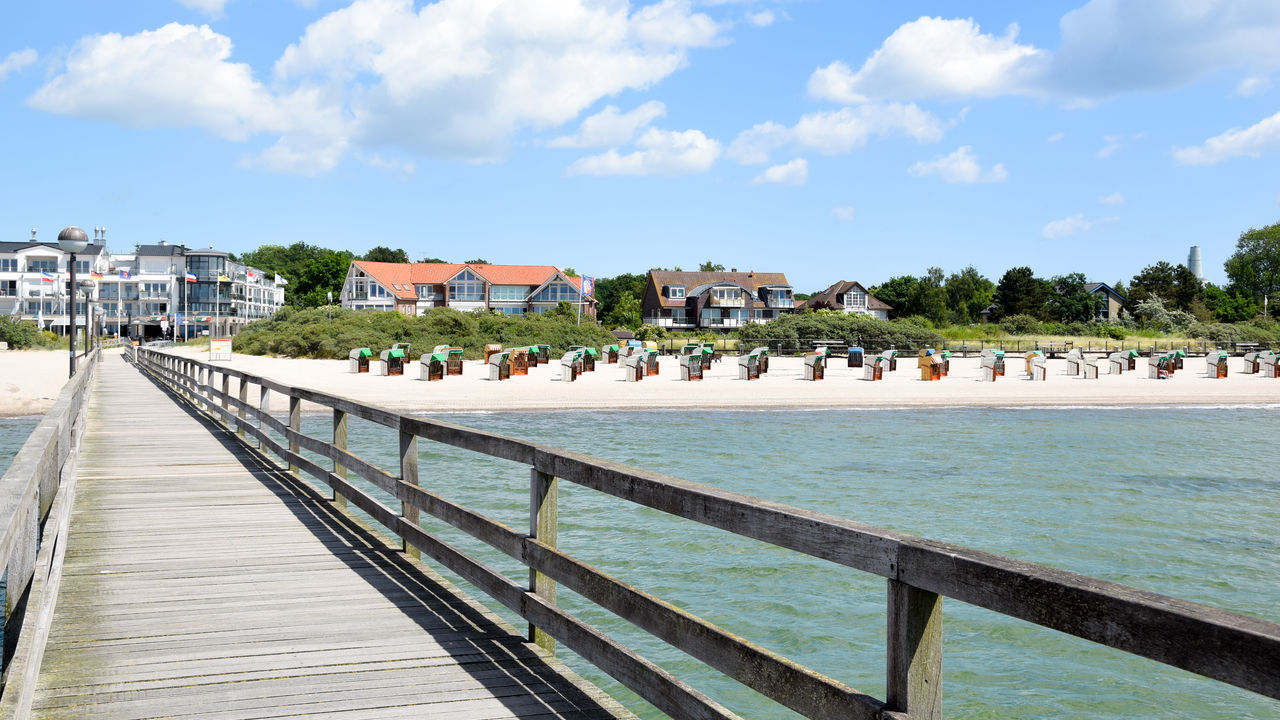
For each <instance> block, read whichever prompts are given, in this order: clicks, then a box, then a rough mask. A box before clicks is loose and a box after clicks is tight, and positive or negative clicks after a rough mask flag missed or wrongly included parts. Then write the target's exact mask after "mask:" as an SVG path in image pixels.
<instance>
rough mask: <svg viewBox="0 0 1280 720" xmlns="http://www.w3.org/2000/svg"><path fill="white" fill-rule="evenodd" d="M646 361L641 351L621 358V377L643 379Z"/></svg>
mask: <svg viewBox="0 0 1280 720" xmlns="http://www.w3.org/2000/svg"><path fill="white" fill-rule="evenodd" d="M699 366H701V358H699ZM647 367H648V363H646V362H645V359H644V355H643V354H642V353H633V354H631V355H628V356H627V357H624V358H622V377H623V379H624V380H626V381H627V382H640V381H641V380H643V379H644V374H645V370H646V368H647Z"/></svg>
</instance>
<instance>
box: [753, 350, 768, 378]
mask: <svg viewBox="0 0 1280 720" xmlns="http://www.w3.org/2000/svg"><path fill="white" fill-rule="evenodd" d="M751 352H753V353H755V354H756V356H757V357H758V358H759V359H760V374H761V375H765V374H767V373H768V372H769V348H768V347H765V346H761V347H758V348H756V349H755V350H752V351H751Z"/></svg>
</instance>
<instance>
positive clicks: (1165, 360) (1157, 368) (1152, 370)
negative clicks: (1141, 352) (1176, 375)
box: [1147, 352, 1173, 380]
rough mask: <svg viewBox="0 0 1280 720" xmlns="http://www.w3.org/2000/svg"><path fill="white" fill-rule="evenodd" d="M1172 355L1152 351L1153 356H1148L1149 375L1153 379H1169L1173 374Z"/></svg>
mask: <svg viewBox="0 0 1280 720" xmlns="http://www.w3.org/2000/svg"><path fill="white" fill-rule="evenodd" d="M1172 360H1173V358H1172V356H1171V355H1169V354H1166V355H1156V354H1155V353H1154V352H1152V353H1151V357H1149V358H1147V377H1148V378H1150V379H1152V380H1168V379H1169V375H1170V374H1172V373H1171V370H1170V367H1171V365H1172Z"/></svg>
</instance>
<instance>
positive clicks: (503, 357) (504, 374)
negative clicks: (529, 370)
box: [488, 350, 511, 380]
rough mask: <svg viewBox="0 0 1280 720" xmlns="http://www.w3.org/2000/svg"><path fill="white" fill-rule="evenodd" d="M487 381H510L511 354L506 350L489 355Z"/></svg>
mask: <svg viewBox="0 0 1280 720" xmlns="http://www.w3.org/2000/svg"><path fill="white" fill-rule="evenodd" d="M488 364H489V379H490V380H510V379H511V353H510V352H507V351H506V350H499V351H498V352H496V353H493V354H491V355H489V359H488Z"/></svg>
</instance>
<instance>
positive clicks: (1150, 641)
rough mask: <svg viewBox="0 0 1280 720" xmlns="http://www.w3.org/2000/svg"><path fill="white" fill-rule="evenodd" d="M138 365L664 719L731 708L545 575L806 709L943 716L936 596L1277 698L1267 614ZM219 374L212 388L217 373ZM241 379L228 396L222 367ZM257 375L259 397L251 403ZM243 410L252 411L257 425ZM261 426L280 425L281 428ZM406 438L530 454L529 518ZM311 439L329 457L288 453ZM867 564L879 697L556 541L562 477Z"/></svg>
mask: <svg viewBox="0 0 1280 720" xmlns="http://www.w3.org/2000/svg"><path fill="white" fill-rule="evenodd" d="M137 356H138V358H139V362H140V365H141V366H142V367H144V368H145V369H147V370H148V371H149V372H151V373H152V374H153V375H154V376H156V377H158V378H159V379H161V380H163V381H164V382H165V383H166V384H168V385H169V386H170V387H172V388H173V389H175V390H176V391H177V392H179V393H180V394H182V395H185V396H186V398H187V399H188V400H189V401H190V402H191V403H192V404H194V405H199V406H203V408H204V409H205V410H206V411H207V412H209V413H211V414H213V415H215V416H220V417H221V419H222V420H223V421H224V422H225V423H226V424H227V426H228V427H229V428H230V429H232V430H234V431H235V432H236V433H237V434H238V435H239V436H240V437H241V438H242V439H245V440H246V442H248V440H247V437H246V436H252V438H253V439H255V440H256V441H257V442H258V443H259V447H261V449H263V450H264V451H269V452H271V453H273V454H275V455H276V456H278V457H279V458H281V459H282V460H283V461H284V462H286V463H287V464H288V465H289V467H290V470H291V471H293V472H306V473H308V474H309V475H312V476H314V477H315V478H317V479H318V480H320V481H321V482H324V483H327V484H328V485H329V486H330V487H331V488H332V489H333V492H334V499H335V502H340V503H346V502H350V503H351V504H353V505H355V506H356V507H359V508H360V509H362V510H364V511H365V512H367V513H368V514H369V515H370V516H371V517H373V518H374V519H375V520H376V521H377V522H378V523H380V524H382V525H383V526H385V527H386V528H388V529H389V530H390V531H391V532H392V533H394V534H396V535H398V536H399V537H400V538H402V539H403V541H404V543H405V547H406V549H407V550H409V551H410V552H418V551H420V552H421V553H424V554H426V555H428V556H430V557H432V558H434V559H435V560H437V561H438V562H440V563H441V564H442V565H444V566H445V567H447V568H449V569H451V570H453V571H454V572H456V573H457V574H459V575H461V576H462V577H463V578H465V579H467V580H468V581H469V582H471V583H472V584H474V585H475V586H476V587H478V588H480V589H481V590H483V591H485V592H486V593H488V594H489V595H491V596H492V597H493V598H494V599H496V600H497V601H498V602H500V603H502V604H504V605H506V606H507V607H508V608H510V609H512V610H513V611H515V612H516V613H517V614H519V615H521V616H522V617H524V618H525V619H526V620H528V621H529V622H530V623H531V638H532V639H534V640H535V641H537V642H539V643H540V644H543V645H544V646H546V647H554V644H553V640H552V638H554V639H556V640H559V641H561V642H563V643H565V644H566V645H568V646H569V647H570V648H571V649H574V650H575V651H577V652H578V653H579V654H580V655H582V656H583V657H584V658H585V659H587V660H588V661H590V662H592V663H594V664H596V665H597V667H599V668H600V669H601V670H603V671H604V672H606V673H608V674H610V675H612V676H614V677H615V678H616V679H617V680H619V681H620V682H621V683H622V684H624V685H626V686H628V687H629V688H631V689H632V690H633V691H635V692H636V693H637V694H639V695H641V696H642V697H644V698H645V699H646V700H649V701H650V702H652V703H654V704H655V705H656V706H658V707H659V708H660V709H662V710H663V711H664V712H667V713H668V714H671V715H673V716H675V717H732V714H731V713H729V711H727V710H725V709H724V708H721V707H720V706H718V705H717V704H715V703H714V701H711V700H710V699H708V698H705V697H703V696H701V695H700V694H698V693H697V692H696V691H693V690H691V689H689V688H688V687H687V686H685V685H684V683H682V682H681V681H680V680H679V679H677V678H674V677H672V676H670V675H669V674H667V673H665V672H664V671H662V670H660V669H658V668H656V666H652V664H650V663H648V662H647V661H644V660H643V659H642V658H639V657H638V656H635V655H634V653H631V652H630V651H629V650H627V649H626V648H623V647H621V646H618V645H616V643H614V642H613V641H612V640H610V639H608V638H606V637H604V636H603V635H601V634H600V633H599V631H597V630H595V629H594V628H590V627H588V626H586V625H584V624H582V623H581V622H580V621H578V620H577V619H576V618H574V617H572V616H570V615H567V614H565V613H564V612H562V611H560V610H559V609H557V607H556V604H555V591H554V588H555V584H556V583H560V584H563V585H565V586H566V587H568V588H570V589H572V590H574V591H575V592H577V593H578V594H580V595H582V596H583V597H585V598H586V599H588V600H589V601H591V602H594V603H596V604H597V605H599V606H601V607H603V608H605V609H607V610H609V611H611V612H613V613H614V614H616V615H618V616H620V617H622V618H623V619H625V620H628V621H630V622H631V623H633V624H635V625H636V626H638V627H640V628H642V629H644V630H646V631H648V632H650V633H651V634H653V635H654V636H656V637H658V638H660V639H662V640H664V641H666V642H667V643H669V644H670V645H672V646H673V647H676V648H678V649H680V650H682V651H684V652H686V653H688V654H689V655H691V656H693V657H695V658H697V659H699V660H701V661H703V662H705V663H707V664H708V665H710V666H712V667H714V668H716V669H717V670H719V671H721V672H723V673H725V674H726V675H727V676H729V677H732V678H733V679H735V680H738V681H739V682H742V683H743V684H745V685H747V686H748V687H751V688H752V689H754V690H756V691H758V692H760V693H762V694H764V695H766V696H767V697H770V698H772V699H773V700H775V701H777V702H779V703H781V704H783V705H785V706H787V707H789V708H791V709H792V710H795V711H796V712H798V713H800V714H802V715H804V716H806V717H810V718H837V717H838V718H847V717H857V718H887V717H895V718H906V717H908V715H909V716H910V717H911V718H924V717H940V712H941V698H940V694H941V693H940V687H941V685H940V683H941V608H942V604H941V598H942V597H950V598H953V599H956V600H959V601H962V602H965V603H969V604H971V605H976V606H979V607H982V608H986V609H988V610H993V611H995V612H998V613H1001V614H1004V615H1008V616H1010V617H1014V618H1018V619H1022V620H1026V621H1029V622H1033V623H1036V624H1038V625H1042V626H1044V627H1047V628H1051V629H1054V630H1058V631H1061V632H1065V633H1068V634H1071V635H1075V636H1077V637H1081V638H1084V639H1087V640H1092V641H1094V642H1097V643H1100V644H1102V645H1106V646H1109V647H1113V648H1117V649H1120V650H1124V651H1126V652H1129V653H1133V654H1136V655H1141V656H1144V657H1147V658H1150V659H1153V660H1156V661H1158V662H1161V663H1164V664H1166V665H1170V666H1173V667H1178V668H1182V669H1184V670H1189V671H1191V672H1194V673H1198V674H1200V675H1204V676H1206V677H1209V678H1212V679H1215V680H1219V681H1221V682H1224V683H1228V684H1231V685H1235V686H1237V687H1241V688H1244V689H1246V690H1250V691H1253V692H1256V693H1259V694H1262V695H1265V696H1267V697H1271V698H1276V699H1280V624H1276V623H1274V622H1269V621H1267V620H1262V619H1258V618H1253V617H1248V616H1244V615H1240V614H1236V613H1232V612H1228V611H1225V610H1218V609H1215V608H1211V607H1207V606H1204V605H1198V604H1195V603H1190V602H1186V601H1183V600H1178V599H1175V598H1172V597H1167V596H1164V595H1159V594H1157V593H1152V592H1147V591H1143V590H1138V589H1135V588H1131V587H1126V586H1124V585H1120V584H1117V583H1112V582H1108V581H1105V580H1100V579H1097V578H1092V577H1087V576H1083V575H1078V574H1075V573H1070V572H1066V571H1063V570H1057V569H1054V568H1049V567H1045V566H1043V565H1037V564H1034V563H1029V562H1024V561H1020V560H1014V559H1011V558H1007V557H1001V556H998V555H992V554H989V553H985V552H981V551H978V550H974V549H971V548H966V547H961V546H957V545H951V544H947V543H942V542H937V541H933V540H927V539H924V538H919V537H914V536H911V535H907V534H904V533H898V532H894V531H891V530H885V529H882V528H878V527H874V526H871V525H867V524H863V523H859V522H855V521H852V520H847V519H843V518H839V517H834V516H831V515H826V514H823V513H817V512H813V511H809V510H804V509H801V508H796V507H791V506H787V505H783V504H780V503H774V502H769V501H765V500H761V499H758V498H754V497H750V496H747V495H743V494H739V493H735V492H731V491H727V490H722V489H719V488H715V487H709V486H705V485H699V484H697V483H692V482H688V481H684V480H680V479H677V478H673V477H668V476H665V475H661V474H658V473H654V472H650V471H647V470H643V469H639V468H634V467H629V466H626V465H621V464H617V463H612V462H609V461H605V460H601V459H599V458H595V457H591V456H588V455H583V454H579V453H573V452H568V451H564V450H559V449H556V448H551V447H547V446H544V445H541V444H538V443H534V442H529V441H525V440H519V439H516V438H511V437H506V436H503V435H499V434H496V433H491V432H486V431H482V430H475V429H472V428H467V427H463V426H459V425H454V424H452V423H447V422H442V421H439V420H431V419H426V418H421V417H413V416H409V415H403V414H399V413H395V412H392V411H389V410H385V409H382V408H378V407H374V406H370V405H365V404H362V403H360V402H357V401H355V400H351V399H349V398H344V397H341V396H337V395H332V394H328V393H323V392H319V391H315V390H310V389H307V388H300V387H294V386H290V385H287V384H284V383H281V382H278V381H276V380H272V379H270V378H265V377H260V376H256V375H252V374H249V373H246V372H243V371H240V370H236V369H234V368H230V367H226V366H222V365H213V364H209V363H206V362H201V361H197V360H194V359H189V358H184V357H179V356H176V355H172V354H168V353H161V352H156V351H153V350H148V349H146V348H139V349H138V351H137ZM215 374H216V375H220V376H221V380H220V387H221V389H217V388H215V383H214V375H215ZM232 378H235V379H237V380H238V393H237V394H232V393H231V392H230V380H231V379H232ZM250 385H257V386H258V388H259V396H260V401H261V402H260V404H259V405H258V406H255V405H254V404H252V403H250V402H248V388H249V386H250ZM272 392H276V393H280V394H281V395H283V396H284V397H286V398H288V402H289V415H288V422H287V423H285V422H282V421H280V420H278V419H276V418H275V417H273V416H272V415H271V414H270V413H269V412H267V411H266V407H267V406H268V402H267V400H268V397H269V394H270V393H272ZM304 401H305V402H309V403H315V404H318V405H321V406H324V407H328V408H330V409H331V410H332V411H333V419H334V424H333V427H334V435H333V441H332V442H330V441H327V440H321V439H318V438H314V437H310V436H308V435H305V434H303V433H302V432H301V415H300V408H301V403H302V402H304ZM348 416H355V417H359V418H362V419H364V420H368V421H370V422H374V423H377V424H379V425H382V426H385V427H387V428H390V429H392V430H395V431H397V432H398V433H399V437H400V451H401V454H400V458H401V467H400V472H399V474H395V473H392V472H388V471H385V470H382V469H380V468H377V467H375V466H374V465H372V464H370V463H368V462H366V461H364V460H362V459H360V458H358V457H356V456H355V455H352V454H351V453H349V452H347V450H346V423H347V418H348ZM255 423H256V424H255ZM268 431H271V432H275V433H277V434H278V435H280V436H281V437H282V438H283V442H277V441H276V440H275V439H274V438H273V437H272V436H271V435H270V434H269V432H268ZM419 438H422V439H426V440H430V441H433V442H439V443H443V444H446V445H451V446H454V447H459V448H463V449H466V450H470V451H473V452H478V453H482V454H485V455H490V456H493V457H497V458H502V459H506V460H511V461H514V462H517V463H520V464H524V465H528V466H529V467H530V468H531V485H530V487H531V502H530V530H529V532H528V533H524V532H522V531H519V530H516V529H513V528H511V527H508V526H506V525H504V524H502V523H499V522H497V521H494V520H492V519H489V518H487V517H485V516H483V515H481V514H479V513H477V512H475V511H472V510H470V509H468V508H465V507H462V506H460V505H457V504H455V503H452V502H450V501H448V500H446V499H444V498H442V497H440V496H438V495H435V494H434V493H431V492H429V491H427V490H424V489H422V488H420V487H418V484H417V476H418V467H417V462H418V453H417V441H418V439H419ZM301 449H306V450H308V451H311V452H315V453H317V454H319V455H321V456H323V457H325V458H327V459H328V460H330V461H331V462H332V463H333V465H332V467H327V466H324V465H321V464H319V463H316V462H313V461H311V460H309V459H307V458H306V457H304V456H303V455H301V454H300V450H301ZM349 472H354V473H355V474H356V475H358V476H360V477H362V478H364V479H365V480H367V481H368V482H370V483H372V484H373V485H375V486H376V487H379V488H381V489H383V490H385V491H387V492H389V493H391V494H392V495H393V496H394V497H395V498H396V500H397V501H399V503H400V505H401V507H400V508H399V509H398V510H397V509H396V508H393V507H390V506H388V505H386V504H385V503H383V502H381V501H379V500H378V499H376V498H374V497H373V496H371V495H369V494H367V493H365V492H364V491H362V490H360V489H359V488H357V487H356V486H354V485H353V484H351V483H350V482H348V480H347V475H348V473H349ZM558 480H566V481H569V482H573V483H577V484H579V485H582V486H584V487H588V488H592V489H594V490H598V491H600V492H602V493H606V494H609V495H613V496H615V497H617V498H621V499H624V500H628V501H630V502H634V503H637V504H640V505H644V506H647V507H651V508H654V509H657V510H661V511H663V512H666V513H669V514H672V515H675V516H678V517H681V518H685V519H688V520H693V521H695V522H699V523H702V524H705V525H710V526H712V527H717V528H720V529H723V530H727V531H729V532H732V533H735V534H738V535H741V536H744V537H748V538H753V539H756V540H761V541H764V542H767V543H771V544H774V545H777V546H779V547H782V548H786V549H790V550H793V551H796V552H800V553H804V554H807V555H811V556H813V557H817V558H821V559H825V560H828V561H831V562H834V563H837V564H840V565H844V566H847V567H850V568H854V569H857V570H861V571H864V572H868V573H873V574H876V575H880V576H882V577H884V578H886V579H887V580H888V590H889V593H888V595H889V599H888V642H887V645H888V647H887V655H888V658H887V659H888V682H887V685H888V687H887V693H886V699H885V700H884V701H881V700H879V699H877V698H875V697H872V696H871V695H869V694H866V693H862V692H859V691H857V690H855V689H853V688H850V687H848V686H846V685H844V684H842V683H840V682H838V681H836V680H832V679H830V678H827V677H825V676H822V675H820V674H819V673H817V672H815V671H813V670H810V669H809V668H806V667H804V666H801V665H799V664H797V663H795V662H793V661H791V660H788V659H787V658H785V657H782V656H780V655H778V654H776V653H773V652H771V651H768V650H766V649H764V648H761V647H759V646H757V645H754V644H753V643H750V642H748V641H746V640H743V639H741V638H738V637H736V636H735V635H733V634H732V633H730V632H728V631H726V630H724V629H722V628H719V627H717V626H715V625H714V624H712V623H709V622H707V621H705V620H702V619H701V618H698V617H696V616H694V615H691V614H689V613H687V612H685V611H683V610H681V609H679V608H676V607H674V606H672V605H670V604H668V603H666V602H665V601H663V600H661V599H659V598H656V597H654V596H652V595H649V594H647V593H644V592H642V591H640V590H638V589H636V588H634V587H631V586H630V585H627V584H626V583H624V582H623V581H621V580H619V579H617V578H614V577H612V576H610V575H607V574H605V573H603V572H601V571H599V570H596V569H595V568H592V567H590V566H589V565H586V564H584V563H582V562H581V561H579V560H577V559H576V558H574V557H572V556H570V555H568V554H566V553H564V552H561V551H560V550H558V549H557V547H556V539H555V528H556V496H557V484H556V483H557V481H558ZM419 512H425V513H427V514H429V515H432V516H434V517H436V518H438V519H440V520H442V521H444V522H446V523H448V524H449V525H452V526H453V527H455V528H458V529H460V530H462V531H464V532H466V533H468V534H470V535H472V536H473V537H475V538H478V539H480V540H482V541H484V542H486V543H488V544H489V545H491V546H492V547H494V548H496V549H497V550H499V551H501V552H503V553H505V554H506V555H508V556H510V557H512V558H514V559H516V560H518V561H520V562H522V563H523V564H524V565H526V566H528V567H529V568H530V570H531V571H532V573H531V576H532V578H533V580H532V582H531V587H528V588H526V587H523V586H520V585H517V584H516V583H513V582H511V581H510V580H508V579H507V578H506V577H504V576H502V575H501V574H499V573H497V572H496V571H494V570H492V569H490V568H488V567H485V566H484V565H482V564H481V563H479V562H477V561H476V560H474V559H472V558H471V557H469V556H467V555H465V554H464V553H462V552H461V551H459V550H457V549H455V548H453V547H452V546H450V545H448V544H446V543H445V542H443V541H442V540H440V539H438V538H437V537H435V536H433V535H431V534H430V533H428V532H426V531H425V530H423V529H422V528H421V527H420V526H419V524H418V522H417V519H418V514H419Z"/></svg>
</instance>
